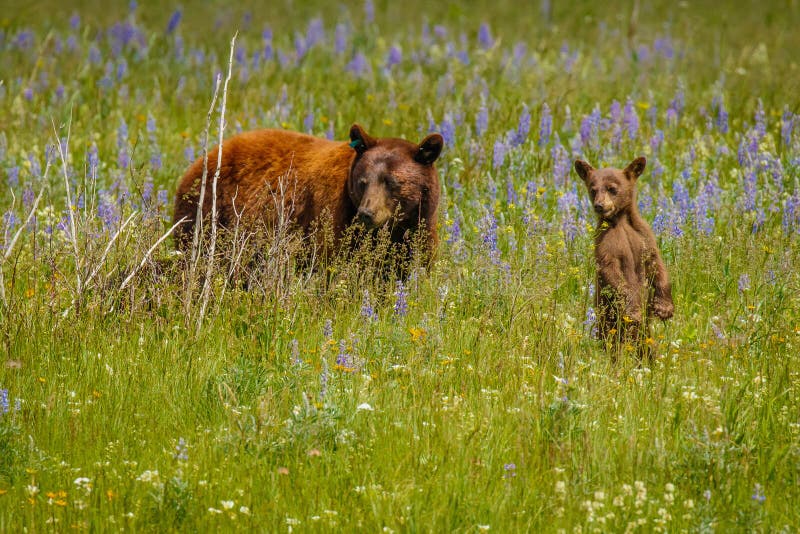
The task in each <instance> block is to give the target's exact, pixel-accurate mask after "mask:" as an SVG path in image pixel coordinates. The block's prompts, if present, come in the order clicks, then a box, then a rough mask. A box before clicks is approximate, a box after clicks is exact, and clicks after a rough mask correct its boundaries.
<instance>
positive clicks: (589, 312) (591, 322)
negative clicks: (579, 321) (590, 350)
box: [583, 306, 597, 336]
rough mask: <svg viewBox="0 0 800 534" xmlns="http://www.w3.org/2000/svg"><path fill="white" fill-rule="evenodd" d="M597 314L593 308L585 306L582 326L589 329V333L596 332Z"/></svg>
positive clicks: (593, 333)
mask: <svg viewBox="0 0 800 534" xmlns="http://www.w3.org/2000/svg"><path fill="white" fill-rule="evenodd" d="M596 322H597V314H596V313H595V311H594V308H592V307H591V306H589V307H588V308H586V318H585V319H584V320H583V326H584V327H585V328H586V329H587V330H588V331H589V333H590V334H591V335H592V336H594V335H596V333H597V325H596V324H595V323H596Z"/></svg>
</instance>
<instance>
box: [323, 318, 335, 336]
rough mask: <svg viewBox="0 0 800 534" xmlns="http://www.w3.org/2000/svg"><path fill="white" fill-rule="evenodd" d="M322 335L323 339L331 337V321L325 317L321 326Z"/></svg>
mask: <svg viewBox="0 0 800 534" xmlns="http://www.w3.org/2000/svg"><path fill="white" fill-rule="evenodd" d="M322 335H323V336H325V339H331V338H333V321H331V320H330V319H325V324H324V325H323V326H322Z"/></svg>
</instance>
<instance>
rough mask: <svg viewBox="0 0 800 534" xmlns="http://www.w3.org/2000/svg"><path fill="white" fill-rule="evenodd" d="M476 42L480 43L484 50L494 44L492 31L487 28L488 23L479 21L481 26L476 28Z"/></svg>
mask: <svg viewBox="0 0 800 534" xmlns="http://www.w3.org/2000/svg"><path fill="white" fill-rule="evenodd" d="M478 43H480V45H481V47H483V48H484V49H485V50H488V49H489V48H491V47H492V45H493V44H494V39H492V32H491V30H490V29H489V25H488V24H487V23H485V22H483V23H481V27H480V28H478Z"/></svg>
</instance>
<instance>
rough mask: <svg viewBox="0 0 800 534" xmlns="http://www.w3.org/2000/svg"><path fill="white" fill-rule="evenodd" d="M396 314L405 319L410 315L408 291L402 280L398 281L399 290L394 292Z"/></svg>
mask: <svg viewBox="0 0 800 534" xmlns="http://www.w3.org/2000/svg"><path fill="white" fill-rule="evenodd" d="M394 297H395V301H394V313H395V315H397V316H398V317H405V316H406V314H407V313H408V291H407V290H406V287H405V285H403V281H402V280H398V281H397V288H396V289H395V291H394Z"/></svg>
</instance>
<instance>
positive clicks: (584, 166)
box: [575, 159, 594, 182]
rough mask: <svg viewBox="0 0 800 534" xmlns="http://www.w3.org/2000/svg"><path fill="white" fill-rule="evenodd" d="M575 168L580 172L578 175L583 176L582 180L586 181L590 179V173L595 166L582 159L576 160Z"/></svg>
mask: <svg viewBox="0 0 800 534" xmlns="http://www.w3.org/2000/svg"><path fill="white" fill-rule="evenodd" d="M575 170H576V171H577V172H578V176H580V177H581V180H583V181H584V182H585V181H586V180H588V179H589V174H591V172H592V171H593V170H594V167H592V166H591V165H589V164H588V163H586V162H585V161H583V160H582V159H576V160H575Z"/></svg>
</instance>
